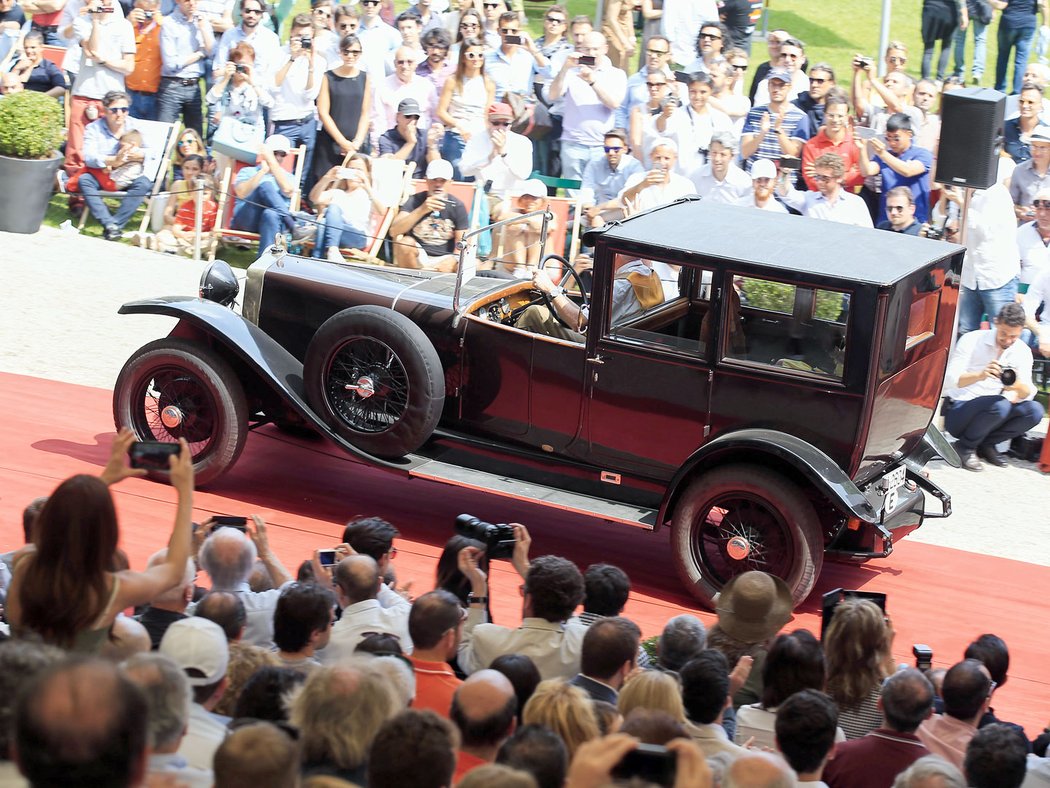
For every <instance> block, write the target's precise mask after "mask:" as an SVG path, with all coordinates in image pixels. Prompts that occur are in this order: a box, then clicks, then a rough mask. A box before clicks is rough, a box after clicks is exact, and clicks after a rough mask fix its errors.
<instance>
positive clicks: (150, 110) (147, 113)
mask: <svg viewBox="0 0 1050 788" xmlns="http://www.w3.org/2000/svg"><path fill="white" fill-rule="evenodd" d="M128 98H130V99H131V117H133V118H139V119H140V120H156V119H157V94H156V93H144V92H142V91H139V90H129V91H128Z"/></svg>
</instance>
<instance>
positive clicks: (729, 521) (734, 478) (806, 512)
mask: <svg viewBox="0 0 1050 788" xmlns="http://www.w3.org/2000/svg"><path fill="white" fill-rule="evenodd" d="M671 538H672V544H673V547H674V557H675V564H676V567H677V569H678V574H679V576H680V577H681V578H682V581H683V582H684V583H685V584H686V586H687V587H688V588H689V590H690V592H691V593H692V594H693V595H694V596H695V597H696V598H697V599H698V600H699V601H700V603H701V604H703V605H704V606H705V607H707V608H710V609H714V596H715V594H717V593H718V592H719V591H720V590H721V589H722V588H723V587H724V586H725V584H726V583H728V582H729V581H730V580H731V579H732V578H734V577H736V576H737V575H740V574H743V573H744V572H749V571H751V570H760V571H762V572H767V573H768V574H771V575H776V576H777V577H779V578H781V579H782V580H783V581H784V582H785V583H787V586H788V588H790V589H791V598H792V600H793V601H794V604H795V605H796V606H797V605H798V604H799V603H800V602H801V601H802V600H803V599H805V598H806V597H807V596H809V593H810V591H812V590H813V586H814V584H815V583H816V580H817V576H818V575H819V574H820V568H821V566H822V564H823V562H824V541H823V537H822V534H821V530H820V522H819V520H818V519H817V514H816V512H815V511H814V509H813V505H812V504H811V503H810V502H809V500H808V499H807V498H806V496H805V495H803V493H802V491H801V490H800V489H799V488H798V486H797V485H795V484H793V483H792V482H791V481H790V480H789V479H787V478H785V477H784V476H782V475H781V474H779V473H776V472H775V471H771V470H769V469H767V468H763V467H761V466H757V465H730V466H727V467H725V468H718V469H717V470H714V471H711V472H709V473H706V474H704V475H703V476H701V477H699V478H698V479H696V480H695V481H693V482H692V483H691V484H690V485H689V487H688V488H687V489H686V491H685V492H684V493H683V495H682V498H681V500H680V501H679V502H678V506H677V508H676V509H675V512H674V517H673V532H672V537H671Z"/></svg>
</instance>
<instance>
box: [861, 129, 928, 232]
mask: <svg viewBox="0 0 1050 788" xmlns="http://www.w3.org/2000/svg"><path fill="white" fill-rule="evenodd" d="M897 158H898V159H900V160H901V161H921V162H922V164H923V166H924V167H925V169H924V170H923V172H922V173H921V174H920V175H913V176H912V177H910V178H905V177H904V176H903V175H900V174H898V173H897V172H895V171H894V170H893V168H892V167H890V166H889V165H888V164H886V163H885V162H884V161H883V160H882V159H881V158H879V157H878V156H876V157H875V158H874V161H875V163H876V164H878V165H879V171H880V172H881V174H882V195H881V196H880V197H879V215H878V216H877V217H876V218H875V224H879V223H880V222H884V221H886V193H887V192H888V191H889V190H890V189H894V188H896V187H897V186H907V187H908V188H909V189H911V193H912V196H914V197H915V221H917V222H919V223H920V224H922V223H923V222H925V221H926V218H927V217H928V216H929V215H930V169H931V168H932V167H933V154H932V153H930V152H929V151H928V150H926V148H919V147H916V146H915V145H912V146H911V147H910V148H908V150H906V151H904V153H902V154H900V155H899V156H897Z"/></svg>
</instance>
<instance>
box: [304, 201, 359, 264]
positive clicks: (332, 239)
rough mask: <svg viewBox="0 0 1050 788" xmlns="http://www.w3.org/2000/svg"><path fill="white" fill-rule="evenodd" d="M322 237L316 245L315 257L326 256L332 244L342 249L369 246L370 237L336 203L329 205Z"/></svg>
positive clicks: (322, 228) (321, 229)
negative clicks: (350, 221)
mask: <svg viewBox="0 0 1050 788" xmlns="http://www.w3.org/2000/svg"><path fill="white" fill-rule="evenodd" d="M320 231H321V237H320V238H319V239H318V243H316V244H315V245H314V257H324V255H325V252H326V251H327V250H328V249H329V248H330V247H332V246H338V247H339V248H341V249H364V248H365V247H366V246H368V237H367V236H366V235H365V233H364V231H363V230H358V229H357V228H356V227H354V226H353V225H352V224H350V223H349V222H348V221H346V219H344V218H343V212H342V211H341V210H339V208H337V207H336V206H334V205H329V206H328V210H327V211H325V214H324V225H323V226H322V227H321V228H320Z"/></svg>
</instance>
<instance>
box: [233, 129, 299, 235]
mask: <svg viewBox="0 0 1050 788" xmlns="http://www.w3.org/2000/svg"><path fill="white" fill-rule="evenodd" d="M305 162H306V146H305V145H300V146H299V147H298V148H293V149H292V150H290V151H289V152H288V155H287V156H285V157H284V159H283V160H282V162H281V166H282V167H283V168H284V169H285V170H286V171H287V172H289V173H290V174H291V176H292V181H293V182H294V183H295V189H294V190H293V191H292V194H291V196H290V198H289V201H288V209H289V210H290V211H291V212H292V213H295V212H296V211H298V210H299V206H300V204H301V202H302V189H301V187H300V186H299V184H300V183H302V176H303V166H304V164H305ZM247 166H249V165H247V164H245V163H244V162H240V161H235V162H234V163H233V165H232V166H230V167H227V168H226V171H225V172H224V173H223V176H222V181H221V184H222V185H221V187H220V189H221V191H220V192H219V199H218V208H219V214H218V215H219V219H218V221H216V222H215V226H216V228H217V235H218V238H219V243H220V244H221V243H223V242H224V241H231V240H232V241H258V240H259V234H258V233H253V232H251V231H249V230H235V229H233V227H231V226H230V225H231V223H232V222H233V209H234V207H235V206H236V204H237V195H236V194H234V191H233V184H234V183H235V181H236V178H237V173H238V172H240V171H241V170H242V169H243V168H244V167H247Z"/></svg>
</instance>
